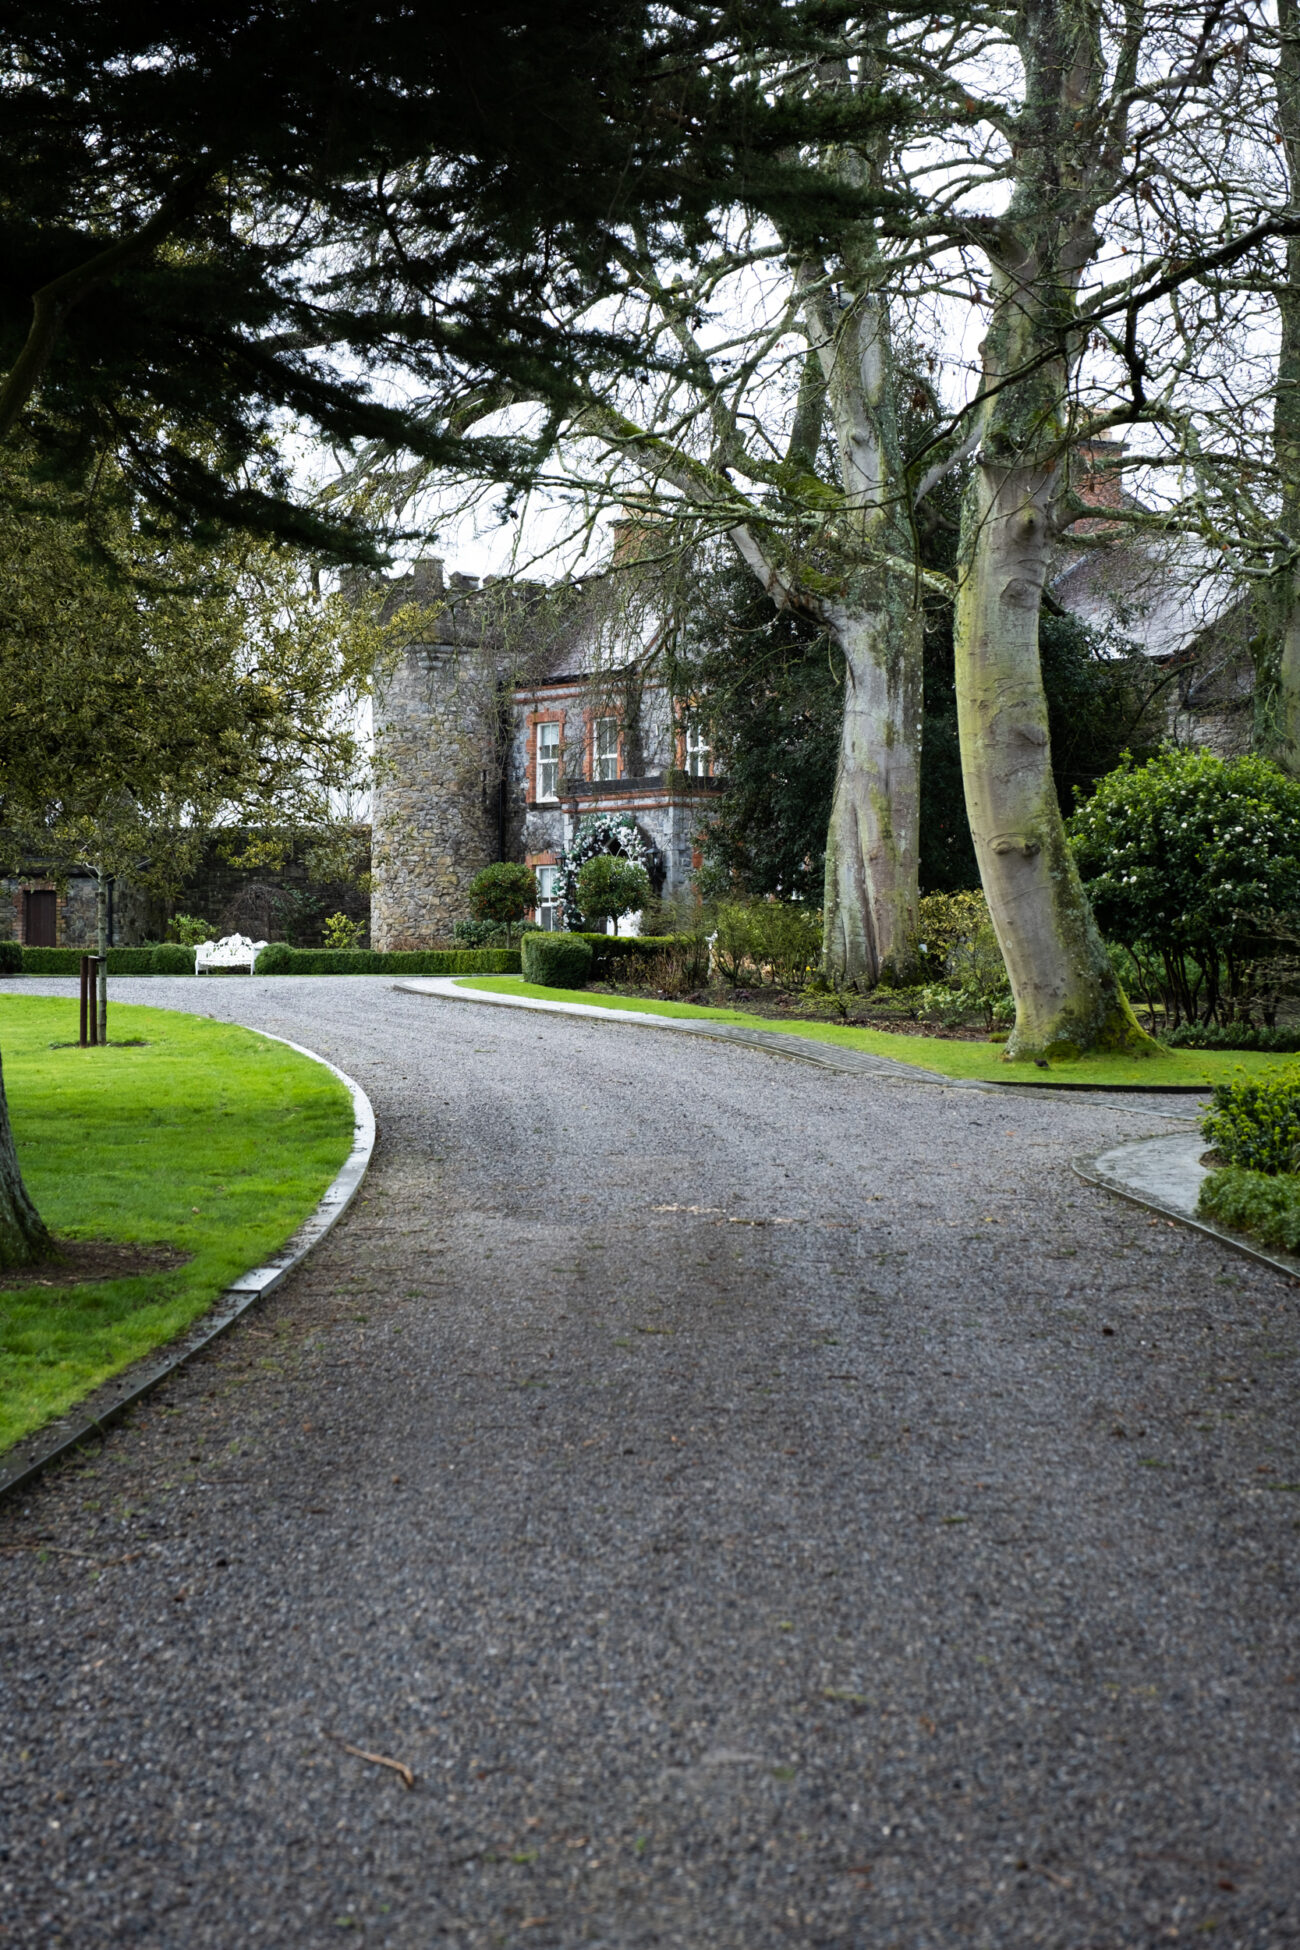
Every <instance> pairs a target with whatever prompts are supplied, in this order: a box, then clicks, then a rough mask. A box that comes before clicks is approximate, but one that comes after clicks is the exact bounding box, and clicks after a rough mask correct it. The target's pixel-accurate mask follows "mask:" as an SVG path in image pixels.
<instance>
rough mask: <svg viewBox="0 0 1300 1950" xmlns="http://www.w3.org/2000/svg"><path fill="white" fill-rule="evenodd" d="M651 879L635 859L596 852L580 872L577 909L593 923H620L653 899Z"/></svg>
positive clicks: (581, 867)
mask: <svg viewBox="0 0 1300 1950" xmlns="http://www.w3.org/2000/svg"><path fill="white" fill-rule="evenodd" d="M651 891H652V890H651V886H650V876H649V874H648V873H647V872H646V870H645V868H644V867H642V866H638V865H637V863H636V861H635V860H624V859H621V858H620V857H619V855H618V854H616V853H597V854H596V855H594V857H593V858H592V859H590V860H584V861H583V863H582V865H581V866H580V867H579V869H578V907H579V910H580V911H581V913H582V914H583V916H584V917H585V918H586V919H587V920H591V921H617V920H619V919H620V918H621V916H622V915H624V914H634V913H636V912H638V911H639V909H641V908H643V907H645V906H646V905H647V904H648V902H649V900H650V897H651Z"/></svg>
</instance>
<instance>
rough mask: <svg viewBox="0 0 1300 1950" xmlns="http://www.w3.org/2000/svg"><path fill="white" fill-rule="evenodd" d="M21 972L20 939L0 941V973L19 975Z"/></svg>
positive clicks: (21, 950)
mask: <svg viewBox="0 0 1300 1950" xmlns="http://www.w3.org/2000/svg"><path fill="white" fill-rule="evenodd" d="M22 972H23V944H22V942H21V941H0V975H21V974H22Z"/></svg>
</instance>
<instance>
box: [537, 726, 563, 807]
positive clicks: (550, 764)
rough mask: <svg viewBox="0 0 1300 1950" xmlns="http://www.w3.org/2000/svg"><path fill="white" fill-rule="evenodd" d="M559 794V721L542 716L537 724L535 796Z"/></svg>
mask: <svg viewBox="0 0 1300 1950" xmlns="http://www.w3.org/2000/svg"><path fill="white" fill-rule="evenodd" d="M559 796H560V721H559V719H558V718H543V719H542V720H541V722H540V723H539V724H538V726H537V797H538V798H539V799H550V800H554V799H558V798H559Z"/></svg>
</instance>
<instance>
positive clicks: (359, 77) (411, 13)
mask: <svg viewBox="0 0 1300 1950" xmlns="http://www.w3.org/2000/svg"><path fill="white" fill-rule="evenodd" d="M644 18H645V9H644V8H643V7H642V6H640V5H637V4H635V3H634V0H552V4H551V5H549V6H548V7H546V8H545V9H540V10H539V9H538V8H536V7H534V6H530V5H529V4H528V0H485V4H482V5H477V6H475V7H474V8H472V9H469V10H466V9H456V8H446V7H438V6H420V7H411V6H409V5H407V4H401V3H399V0H391V3H390V0H374V4H372V5H371V6H369V7H367V8H365V9H364V10H362V11H360V12H359V11H358V9H357V8H356V7H355V6H354V5H353V4H352V3H351V0H278V3H277V4H276V5H274V6H255V7H244V8H238V7H237V8H220V7H219V8H210V7H189V8H186V7H179V8H178V7H176V6H174V5H171V4H163V0H132V4H131V5H129V6H128V5H124V4H122V0H99V3H98V4H96V5H89V4H87V0H39V4H35V3H34V0H16V4H15V5H13V6H10V7H9V8H7V9H6V18H5V54H6V74H7V82H8V85H7V86H6V88H5V89H4V91H3V93H2V94H0V175H2V176H3V180H4V182H5V185H6V194H5V198H4V202H3V206H2V207H0V267H3V269H2V270H0V368H9V369H10V371H11V372H12V371H13V368H14V366H15V363H16V362H17V360H18V357H19V353H20V350H21V349H22V348H23V346H24V343H25V341H26V342H27V343H28V357H29V358H30V357H33V356H35V359H36V367H37V369H36V373H35V378H36V380H37V387H36V390H35V391H34V392H29V393H27V394H26V396H25V397H24V398H22V399H20V400H19V401H18V404H19V407H20V408H22V407H25V409H26V412H25V424H26V427H27V430H28V432H29V434H30V435H31V436H32V437H33V438H34V439H36V440H37V441H38V442H39V443H40V445H41V446H42V448H43V450H44V452H45V455H46V457H47V460H48V462H49V464H50V465H51V467H54V466H58V465H62V464H65V463H66V464H67V466H68V467H69V469H70V470H71V472H72V473H73V475H74V477H75V478H76V479H77V480H78V481H79V480H80V479H81V477H82V475H83V473H84V470H85V463H86V458H87V451H88V449H93V448H94V447H95V446H96V445H99V444H102V443H104V442H111V443H112V444H114V445H115V446H117V447H118V448H119V451H120V452H121V454H122V457H123V462H124V465H125V466H126V469H127V472H128V474H129V476H130V479H131V482H132V486H133V488H134V489H135V490H136V491H137V492H139V493H140V494H141V495H143V496H144V497H145V498H146V499H147V500H149V501H151V502H153V503H154V504H155V505H158V504H160V503H161V504H163V505H165V506H167V507H169V508H170V509H171V510H173V511H174V512H176V513H177V514H179V515H180V516H181V517H182V518H183V519H187V520H188V519H196V518H198V519H203V518H210V517H212V516H217V517H219V518H222V519H224V520H226V521H231V522H235V523H237V524H239V525H240V526H253V527H263V528H270V529H272V530H273V531H275V532H278V533H280V534H282V535H287V536H290V537H292V538H294V539H296V540H299V541H303V542H306V543H307V544H309V545H311V546H313V547H321V548H328V549H331V550H333V551H334V552H336V553H339V554H344V555H351V556H354V557H357V556H361V557H364V556H367V555H370V554H372V553H373V548H372V544H371V543H370V541H369V539H368V537H367V536H366V535H365V534H364V533H363V532H362V531H361V530H360V529H359V528H358V527H356V526H355V525H354V524H352V523H350V522H349V521H347V519H346V518H344V517H342V515H341V514H340V513H339V512H338V511H337V510H336V511H334V512H333V513H330V512H329V511H327V510H325V509H324V508H323V507H322V504H321V503H320V502H318V501H316V500H314V498H312V497H310V496H306V495H299V494H298V493H297V492H296V491H295V488H294V484H293V483H292V482H291V480H290V478H289V475H288V471H287V470H281V469H278V468H276V467H275V465H274V462H273V460H272V459H271V457H272V456H273V455H274V454H275V451H276V445H277V443H276V430H277V429H279V428H281V427H282V426H283V425H284V424H286V423H288V422H291V421H293V420H294V419H298V420H301V421H306V422H308V423H314V424H315V425H316V426H317V427H319V428H320V429H321V430H322V431H323V432H324V433H325V434H326V435H327V437H329V438H330V439H332V440H334V441H335V442H336V443H337V444H338V445H339V446H340V447H346V446H347V445H348V444H349V443H350V442H352V441H357V440H385V439H388V440H392V441H393V442H395V443H396V444H398V445H399V446H400V445H404V446H406V447H407V448H408V449H414V450H415V451H418V452H422V453H424V454H425V455H426V456H430V457H437V456H438V455H440V454H441V453H442V452H443V450H444V449H445V448H446V447H447V445H448V443H447V441H446V440H445V438H443V437H442V436H441V435H440V434H439V432H438V430H437V427H436V420H435V418H434V417H433V416H426V415H424V414H423V413H419V414H408V413H404V412H403V411H401V410H400V409H399V408H396V407H394V406H392V405H389V404H386V403H385V402H384V400H383V399H382V398H381V397H380V394H379V393H378V391H377V390H374V389H372V388H371V387H370V386H368V385H367V384H366V382H365V374H366V371H367V366H368V364H369V362H370V358H371V355H376V356H378V355H379V353H380V349H381V348H382V349H383V353H384V355H385V356H388V355H392V356H398V355H399V354H400V349H401V348H402V346H403V345H405V346H406V347H407V348H408V349H409V352H410V356H411V357H412V359H413V360H414V361H415V362H416V363H417V364H418V363H419V362H421V361H422V360H425V359H429V360H434V361H436V359H437V356H438V353H437V341H438V340H439V338H440V337H443V336H445V337H447V338H451V339H454V340H455V341H456V342H457V344H458V347H459V349H460V351H461V354H462V356H464V357H465V358H466V359H467V360H468V361H470V362H471V363H472V362H473V361H474V358H475V349H476V346H478V345H480V344H481V343H483V342H484V341H491V340H493V339H498V340H500V341H501V342H502V343H503V344H508V345H509V346H510V351H509V352H507V353H506V354H505V356H506V358H507V361H508V362H509V361H510V359H511V358H513V360H514V361H516V362H518V361H520V360H523V359H526V358H527V357H528V356H529V353H530V351H531V352H532V353H533V355H534V356H541V357H544V356H545V350H546V347H547V345H548V343H549V342H550V340H551V339H553V338H555V337H557V335H556V334H555V333H554V331H553V330H552V331H548V329H547V325H546V323H545V322H543V321H544V320H545V317H546V314H545V313H544V312H543V311H542V310H541V308H540V307H538V306H536V305H534V306H533V307H532V308H531V314H530V311H529V307H528V306H527V303H526V300H525V291H526V288H527V286H528V284H529V281H530V278H533V279H535V277H536V271H537V266H536V250H537V246H538V243H539V240H540V237H541V236H542V234H544V233H545V231H546V230H547V229H548V227H550V226H553V225H558V224H566V223H567V224H571V225H573V226H574V229H575V234H576V235H578V236H583V237H585V238H586V240H587V241H586V243H585V246H584V255H585V258H586V260H587V261H588V263H589V265H590V267H591V274H592V275H593V276H596V275H598V274H599V271H600V269H601V266H602V261H603V260H602V252H601V243H600V240H603V239H605V238H606V237H607V235H608V231H609V225H610V219H611V216H612V204H613V202H614V200H615V190H616V185H617V186H618V188H620V189H622V190H623V191H625V192H626V191H629V190H630V188H631V178H632V175H633V174H635V173H637V172H632V171H630V168H629V165H630V160H631V155H632V150H633V147H634V134H633V129H634V128H635V126H636V125H638V124H639V123H640V122H642V121H643V120H645V119H646V118H645V108H646V106H647V105H646V104H645V103H643V100H642V96H641V93H640V90H639V88H638V85H637V84H638V81H639V78H640V77H641V75H642V72H643V69H644V65H645V52H644V42H643V34H642V28H643V23H644ZM658 125H659V126H660V127H661V128H662V129H663V131H664V137H665V138H666V140H663V141H660V142H659V143H655V142H654V141H653V140H651V141H650V143H649V144H648V146H647V145H645V144H643V145H642V147H641V149H640V150H639V151H638V156H639V164H638V169H639V172H640V173H641V174H644V175H645V176H646V179H647V180H646V191H647V194H648V195H649V197H650V199H651V201H652V202H653V200H654V199H655V198H656V196H659V197H662V195H663V194H664V190H665V188H666V182H665V184H664V185H662V186H661V187H659V188H658V189H656V183H657V182H658V179H659V176H660V174H661V173H662V168H663V165H664V164H665V163H668V162H670V161H671V157H672V155H673V154H675V152H676V150H677V149H678V148H679V146H680V140H681V138H680V135H679V134H678V132H677V130H676V128H675V125H674V124H673V123H672V122H669V121H667V120H664V119H663V118H660V119H659V124H658ZM653 126H654V124H653V121H652V124H651V127H652V129H653ZM660 149H665V150H666V152H667V153H666V154H665V155H664V156H663V158H662V159H661V158H660V155H659V150H660ZM408 166H409V168H408ZM377 178H380V179H382V180H383V182H384V186H385V187H384V191H383V196H382V198H380V197H379V196H377V195H375V194H373V193H372V191H371V189H370V187H369V186H370V185H371V184H373V183H374V182H375V181H376V179H377ZM637 200H638V201H639V200H640V197H639V196H638V198H637ZM417 212H418V219H417ZM385 214H386V215H387V217H388V225H387V228H385V225H384V223H383V222H382V217H383V216H384V215H385ZM146 219H148V222H147V223H146V221H145V220H146ZM403 219H406V220H408V221H418V228H419V231H420V236H419V241H418V248H417V249H416V250H414V251H411V250H410V249H404V248H402V247H401V246H399V247H398V249H397V251H396V253H395V257H394V259H393V261H392V262H390V263H389V264H387V265H385V264H384V263H383V262H382V256H383V250H382V248H380V247H378V246H376V245H375V244H373V243H372V244H371V245H369V246H367V245H366V244H364V243H361V244H359V247H358V250H357V253H356V259H355V263H354V269H355V270H356V273H357V275H356V276H355V277H354V278H353V279H352V280H349V278H348V276H347V268H348V267H347V262H346V243H347V240H349V239H352V240H358V239H362V238H364V237H365V236H366V233H367V231H370V232H373V233H376V234H377V235H378V236H379V237H382V238H383V240H384V245H385V246H386V245H387V243H388V241H389V234H388V233H389V232H390V231H392V229H393V227H394V225H395V224H397V223H398V222H400V221H402V220H403ZM409 241H410V240H409V239H408V243H409ZM110 250H112V251H114V253H115V255H114V257H113V258H112V259H111V260H109V261H108V262H104V263H102V265H99V266H97V267H96V270H95V271H94V272H90V271H89V269H88V267H90V266H92V265H94V264H95V262H96V260H97V259H100V258H101V257H102V255H103V253H105V252H107V251H110ZM417 260H418V261H417ZM475 262H477V263H478V264H479V265H480V266H481V267H483V274H481V275H480V276H478V277H475V276H474V274H473V265H474V263H475ZM488 266H494V267H496V269H495V274H494V276H493V277H492V278H490V279H489V278H486V275H485V273H486V267H488ZM399 267H400V274H399ZM56 278H58V279H64V280H68V279H71V280H72V282H71V283H70V284H69V285H67V286H66V288H61V291H60V294H59V295H60V297H61V298H62V300H63V302H62V303H61V304H57V305H55V306H54V308H53V310H54V318H55V329H54V331H53V333H52V334H51V335H50V338H49V341H48V342H46V343H37V344H36V345H35V347H33V345H32V342H31V341H29V340H28V334H29V331H30V328H31V325H32V317H33V297H34V294H35V293H36V292H37V291H38V290H40V289H42V288H43V287H46V286H48V285H49V284H50V283H51V282H52V281H53V280H54V279H56ZM435 290H441V292H442V294H443V299H444V302H442V303H439V304H431V303H430V293H431V292H432V291H435ZM530 316H531V319H532V323H531V325H530V323H529V319H530Z"/></svg>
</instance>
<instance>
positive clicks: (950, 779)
mask: <svg viewBox="0 0 1300 1950" xmlns="http://www.w3.org/2000/svg"><path fill="white" fill-rule="evenodd" d="M944 546H945V543H944V533H943V531H942V530H938V531H936V533H935V534H934V535H932V536H930V537H929V538H928V539H927V538H926V537H925V536H923V537H922V558H923V561H924V563H925V566H926V567H929V568H938V569H941V570H943V571H945V572H946V571H947V569H948V568H949V567H950V566H951V564H950V562H949V561H948V559H947V557H946V555H945V553H944ZM1039 645H1040V649H1041V653H1042V664H1043V685H1044V689H1045V690H1046V692H1047V708H1048V722H1049V727H1050V732H1051V740H1052V764H1053V770H1054V773H1055V777H1056V790H1057V796H1058V798H1059V800H1060V802H1061V809H1062V811H1063V812H1064V813H1068V812H1069V811H1070V810H1071V808H1072V807H1073V805H1074V803H1075V795H1076V792H1082V793H1084V794H1085V795H1086V794H1087V793H1089V792H1091V791H1092V790H1093V788H1094V787H1095V785H1096V783H1097V781H1098V780H1099V779H1100V778H1101V777H1102V776H1103V775H1104V774H1106V773H1108V772H1110V771H1112V770H1113V769H1114V767H1115V766H1116V765H1118V763H1119V761H1120V758H1121V755H1122V754H1123V752H1124V750H1125V749H1126V748H1129V749H1132V750H1134V751H1136V752H1137V754H1138V755H1139V756H1144V755H1145V753H1146V751H1148V750H1149V749H1150V745H1151V739H1150V738H1149V737H1148V736H1147V733H1146V727H1147V725H1148V723H1149V722H1150V721H1151V714H1150V711H1149V707H1150V705H1151V703H1152V700H1153V697H1154V694H1155V688H1156V685H1157V683H1158V676H1157V674H1156V673H1154V672H1153V671H1152V668H1151V665H1150V663H1149V662H1148V660H1147V659H1146V658H1145V657H1141V656H1137V655H1135V656H1133V657H1125V656H1110V655H1103V653H1102V646H1101V645H1100V644H1099V643H1098V642H1097V641H1096V639H1095V638H1094V637H1093V636H1092V634H1091V632H1090V631H1088V630H1087V629H1086V627H1085V626H1084V625H1083V624H1082V623H1080V622H1079V621H1078V620H1077V618H1075V617H1072V616H1052V615H1049V614H1047V613H1046V612H1044V614H1043V616H1042V619H1041V622H1040V625H1039ZM679 656H680V666H679V668H678V669H677V670H676V672H675V674H674V686H675V688H676V690H677V691H678V693H679V695H691V694H695V695H699V696H702V697H707V698H708V701H709V713H710V717H709V722H710V728H711V731H712V737H713V750H714V758H715V764H716V767H717V770H718V773H719V774H720V776H721V777H722V778H723V779H725V781H726V787H727V790H726V795H725V797H724V798H723V799H722V801H721V803H720V804H718V805H713V804H710V805H709V807H708V808H707V810H706V812H705V813H704V815H703V817H702V821H701V831H702V838H703V851H704V857H705V869H706V882H705V884H706V886H707V888H708V891H709V893H710V894H711V895H712V896H713V897H715V898H717V897H721V896H722V895H723V894H725V893H726V891H727V890H728V889H729V888H733V887H734V888H737V889H739V890H740V891H741V892H743V893H747V894H755V895H762V894H776V895H778V896H780V897H782V898H785V899H789V898H791V897H796V898H800V899H808V900H814V901H820V899H821V894H822V873H823V861H824V858H825V851H826V827H827V824H828V822H829V819H830V809H831V796H832V794H833V792H834V789H835V769H836V765H837V763H838V758H839V742H840V720H841V716H842V712H843V701H844V700H843V691H844V665H843V659H842V658H841V657H840V655H839V652H838V650H837V649H836V647H835V645H834V644H833V643H832V641H831V640H830V638H829V637H828V636H827V635H826V634H825V633H824V632H823V631H820V630H818V629H817V628H816V627H815V626H814V625H813V624H811V623H809V622H807V621H805V620H804V619H803V618H801V617H797V616H792V615H790V614H788V613H782V612H778V611H777V610H775V609H774V608H773V606H772V604H771V602H770V601H769V600H768V598H767V597H766V596H765V595H764V594H763V593H762V592H761V591H760V590H759V589H758V588H757V586H756V585H755V583H754V581H753V578H752V577H751V576H750V574H749V572H748V571H747V570H742V569H740V568H732V567H730V566H726V567H724V568H722V569H721V570H719V572H718V573H717V575H716V576H715V577H708V578H701V579H700V582H699V584H698V588H697V592H696V606H695V608H694V610H693V611H692V614H691V617H690V618H689V619H688V621H687V624H686V626H685V628H684V630H683V633H682V640H681V646H680V652H679ZM920 828H921V832H920V843H921V888H922V891H923V892H926V893H932V892H933V893H954V892H958V891H960V890H962V889H964V888H968V887H974V886H977V885H978V883H979V869H978V867H977V866H976V862H975V849H974V847H973V845H972V844H971V837H970V826H969V823H968V821H967V818H966V801H965V797H964V794H963V790H962V780H961V753H960V750H959V748H958V742H957V694H956V686H955V677H954V668H953V645H952V611H951V608H950V606H949V605H947V604H946V603H944V602H943V601H941V600H940V599H938V598H935V597H932V596H927V598H926V610H925V714H924V720H923V732H922V743H921V814H920Z"/></svg>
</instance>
